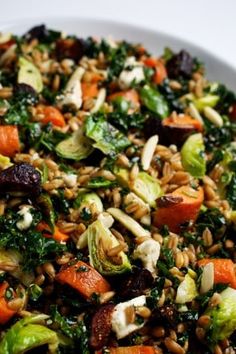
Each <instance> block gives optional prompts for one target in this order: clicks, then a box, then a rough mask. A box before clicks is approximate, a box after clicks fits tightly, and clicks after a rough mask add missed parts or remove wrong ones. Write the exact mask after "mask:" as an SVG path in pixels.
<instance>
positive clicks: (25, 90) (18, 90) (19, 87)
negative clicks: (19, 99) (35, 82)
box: [13, 84, 37, 97]
mask: <svg viewBox="0 0 236 354" xmlns="http://www.w3.org/2000/svg"><path fill="white" fill-rule="evenodd" d="M13 93H14V94H16V95H19V94H20V95H21V94H29V95H32V96H35V97H37V92H36V91H35V89H34V88H33V87H32V86H30V85H27V84H16V85H15V86H14V89H13Z"/></svg>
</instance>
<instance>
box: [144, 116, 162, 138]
mask: <svg viewBox="0 0 236 354" xmlns="http://www.w3.org/2000/svg"><path fill="white" fill-rule="evenodd" d="M143 132H144V136H145V138H146V139H148V138H150V137H151V136H153V135H155V134H157V135H158V136H159V142H160V139H162V137H163V126H162V123H161V119H160V118H158V117H157V116H154V115H153V116H150V117H149V118H148V119H147V120H146V121H145V122H144V127H143Z"/></svg>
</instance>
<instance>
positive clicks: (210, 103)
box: [193, 94, 220, 112]
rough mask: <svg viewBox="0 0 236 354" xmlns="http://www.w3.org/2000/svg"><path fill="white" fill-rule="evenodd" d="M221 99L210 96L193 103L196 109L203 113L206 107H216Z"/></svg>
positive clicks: (195, 99) (196, 99)
mask: <svg viewBox="0 0 236 354" xmlns="http://www.w3.org/2000/svg"><path fill="white" fill-rule="evenodd" d="M219 99H220V97H219V96H217V95H212V94H208V95H206V96H203V97H200V98H194V100H193V102H194V104H195V106H196V108H197V109H198V110H199V111H200V112H202V111H203V109H204V108H205V107H212V108H213V107H215V106H216V104H217V102H218V101H219Z"/></svg>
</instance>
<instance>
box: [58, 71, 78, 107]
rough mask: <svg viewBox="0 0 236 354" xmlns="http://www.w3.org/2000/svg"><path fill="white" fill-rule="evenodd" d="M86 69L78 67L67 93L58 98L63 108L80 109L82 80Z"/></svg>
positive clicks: (68, 84)
mask: <svg viewBox="0 0 236 354" xmlns="http://www.w3.org/2000/svg"><path fill="white" fill-rule="evenodd" d="M84 72H85V69H84V68H82V67H78V68H77V69H76V70H75V71H74V72H73V74H72V75H71V77H70V79H69V81H68V83H67V85H66V88H65V91H64V93H63V95H62V96H60V97H58V98H57V99H58V103H59V104H60V105H62V106H67V105H68V106H73V107H74V108H75V109H79V108H80V107H81V105H82V89H81V79H82V77H83V75H84Z"/></svg>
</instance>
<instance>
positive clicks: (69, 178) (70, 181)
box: [63, 173, 77, 188]
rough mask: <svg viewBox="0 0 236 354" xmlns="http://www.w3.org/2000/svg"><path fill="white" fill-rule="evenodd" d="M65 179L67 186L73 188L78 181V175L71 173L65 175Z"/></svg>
mask: <svg viewBox="0 0 236 354" xmlns="http://www.w3.org/2000/svg"><path fill="white" fill-rule="evenodd" d="M63 180H64V182H65V184H66V187H69V188H73V187H74V186H75V185H76V182H77V175H75V174H73V173H69V174H67V175H64V176H63Z"/></svg>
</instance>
